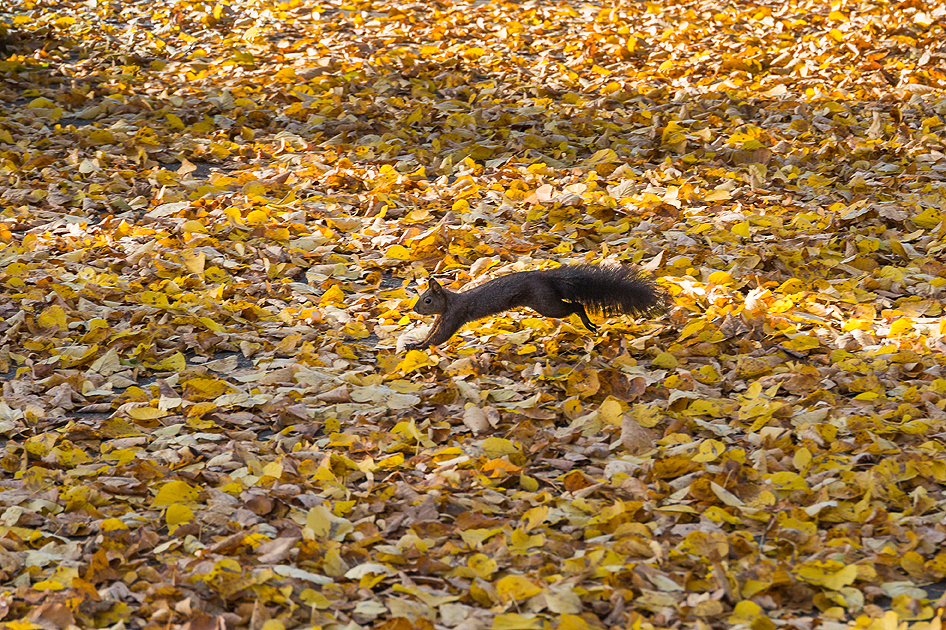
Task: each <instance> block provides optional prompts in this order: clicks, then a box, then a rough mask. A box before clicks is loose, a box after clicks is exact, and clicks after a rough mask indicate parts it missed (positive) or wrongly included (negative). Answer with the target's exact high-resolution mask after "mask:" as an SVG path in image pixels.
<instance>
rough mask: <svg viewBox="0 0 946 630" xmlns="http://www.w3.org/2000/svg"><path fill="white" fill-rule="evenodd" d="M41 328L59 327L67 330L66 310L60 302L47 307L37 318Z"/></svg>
mask: <svg viewBox="0 0 946 630" xmlns="http://www.w3.org/2000/svg"><path fill="white" fill-rule="evenodd" d="M36 323H37V324H39V327H40V328H58V329H59V330H66V328H67V327H68V324H67V323H66V311H65V310H64V309H63V308H62V307H61V306H59V305H58V304H53V305H52V306H50V307H47V308H46V309H45V310H44V311H43V312H42V313H41V314H40V316H39V318H38V319H37V320H36Z"/></svg>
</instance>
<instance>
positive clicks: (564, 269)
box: [554, 265, 664, 317]
mask: <svg viewBox="0 0 946 630" xmlns="http://www.w3.org/2000/svg"><path fill="white" fill-rule="evenodd" d="M554 273H555V276H556V277H557V278H559V279H560V280H561V281H562V282H561V283H560V284H559V287H560V289H561V291H562V295H561V297H562V298H563V299H565V300H567V301H569V302H578V303H579V304H581V305H582V306H584V307H585V308H587V309H589V310H591V311H593V312H595V313H600V314H601V315H604V316H606V317H611V316H614V315H618V314H620V313H624V314H627V315H645V314H647V313H651V312H654V311H657V310H660V309H661V308H662V307H663V306H664V294H663V291H661V289H660V288H659V287H658V286H656V285H655V284H654V283H652V282H650V281H649V280H646V279H644V278H641V277H640V276H639V275H637V273H636V272H634V271H632V270H630V269H627V268H625V267H621V266H596V265H563V266H561V267H559V268H558V269H555V270H554Z"/></svg>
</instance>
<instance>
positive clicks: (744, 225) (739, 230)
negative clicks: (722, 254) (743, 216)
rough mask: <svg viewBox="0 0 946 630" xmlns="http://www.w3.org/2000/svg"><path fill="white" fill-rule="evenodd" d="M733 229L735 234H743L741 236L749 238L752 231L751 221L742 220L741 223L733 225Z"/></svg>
mask: <svg viewBox="0 0 946 630" xmlns="http://www.w3.org/2000/svg"><path fill="white" fill-rule="evenodd" d="M731 231H732V233H733V234H735V235H736V236H741V237H743V238H749V236H750V233H749V222H748V221H742V222H740V223H737V224H736V225H734V226H732V230H731Z"/></svg>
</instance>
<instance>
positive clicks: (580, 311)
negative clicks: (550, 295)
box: [571, 302, 598, 334]
mask: <svg viewBox="0 0 946 630" xmlns="http://www.w3.org/2000/svg"><path fill="white" fill-rule="evenodd" d="M571 306H572V313H574V314H575V315H578V317H579V318H581V323H582V324H584V325H585V328H587V329H588V330H590V331H591V332H593V333H595V334H597V333H598V327H597V326H595V325H594V324H592V323H591V320H590V319H588V313H586V312H585V307H584V306H582V305H581V304H579V303H577V302H574V303H572V305H571Z"/></svg>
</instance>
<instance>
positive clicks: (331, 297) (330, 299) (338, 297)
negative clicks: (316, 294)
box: [319, 284, 345, 306]
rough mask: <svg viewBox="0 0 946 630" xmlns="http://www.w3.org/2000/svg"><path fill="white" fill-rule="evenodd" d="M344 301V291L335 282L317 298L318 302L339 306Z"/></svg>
mask: <svg viewBox="0 0 946 630" xmlns="http://www.w3.org/2000/svg"><path fill="white" fill-rule="evenodd" d="M344 302H345V292H344V291H342V289H341V287H339V286H338V285H337V284H335V285H332V286H331V287H330V288H329V289H328V291H326V292H325V293H323V294H322V297H321V298H319V304H321V305H326V304H331V305H333V306H340V305H342V304H343V303H344Z"/></svg>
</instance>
